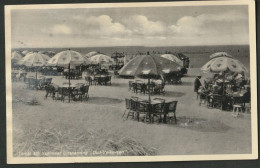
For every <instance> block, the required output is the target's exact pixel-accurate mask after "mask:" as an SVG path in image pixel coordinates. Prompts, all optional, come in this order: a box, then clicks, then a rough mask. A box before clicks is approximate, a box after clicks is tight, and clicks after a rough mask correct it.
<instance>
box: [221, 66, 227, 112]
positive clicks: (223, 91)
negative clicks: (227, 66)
mask: <svg viewBox="0 0 260 168" xmlns="http://www.w3.org/2000/svg"><path fill="white" fill-rule="evenodd" d="M225 77H226V71H224V72H223V84H222V88H223V90H222V98H221V110H222V109H223V97H224V96H225V95H224V94H225Z"/></svg>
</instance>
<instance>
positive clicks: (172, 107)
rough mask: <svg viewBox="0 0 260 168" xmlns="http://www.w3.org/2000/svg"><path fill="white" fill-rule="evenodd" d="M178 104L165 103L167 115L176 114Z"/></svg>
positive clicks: (174, 102) (175, 102) (173, 102)
mask: <svg viewBox="0 0 260 168" xmlns="http://www.w3.org/2000/svg"><path fill="white" fill-rule="evenodd" d="M177 103H178V101H172V102H168V103H165V106H164V107H165V108H164V110H165V113H175V112H176V108H177Z"/></svg>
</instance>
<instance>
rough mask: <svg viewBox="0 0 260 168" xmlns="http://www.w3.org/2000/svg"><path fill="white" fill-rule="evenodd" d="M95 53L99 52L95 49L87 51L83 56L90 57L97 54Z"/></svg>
mask: <svg viewBox="0 0 260 168" xmlns="http://www.w3.org/2000/svg"><path fill="white" fill-rule="evenodd" d="M97 54H99V53H98V52H96V51H91V52H89V53H87V54H86V55H85V56H84V57H87V58H90V57H92V56H94V55H97Z"/></svg>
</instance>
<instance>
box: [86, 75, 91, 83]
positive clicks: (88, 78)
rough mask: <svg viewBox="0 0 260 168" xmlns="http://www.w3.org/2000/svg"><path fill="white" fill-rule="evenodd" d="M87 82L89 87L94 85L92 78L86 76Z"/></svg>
mask: <svg viewBox="0 0 260 168" xmlns="http://www.w3.org/2000/svg"><path fill="white" fill-rule="evenodd" d="M85 81H86V82H87V83H88V85H92V78H91V77H90V76H86V77H85Z"/></svg>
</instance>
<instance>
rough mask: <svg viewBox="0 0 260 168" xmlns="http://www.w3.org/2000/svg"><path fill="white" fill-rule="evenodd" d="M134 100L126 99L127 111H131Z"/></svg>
mask: <svg viewBox="0 0 260 168" xmlns="http://www.w3.org/2000/svg"><path fill="white" fill-rule="evenodd" d="M131 101H132V100H131V99H125V108H126V109H131V107H132V106H131V104H132V102H131Z"/></svg>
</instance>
